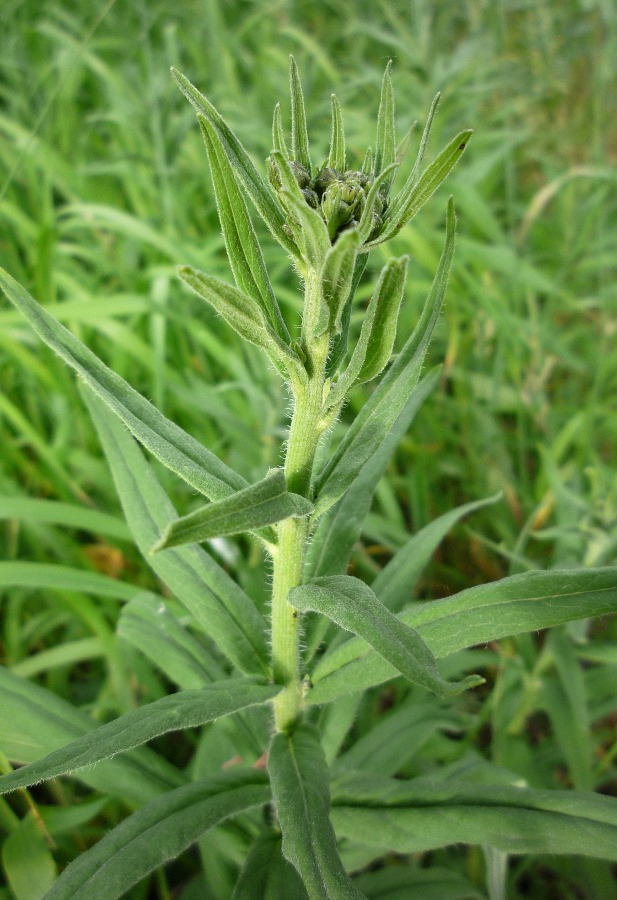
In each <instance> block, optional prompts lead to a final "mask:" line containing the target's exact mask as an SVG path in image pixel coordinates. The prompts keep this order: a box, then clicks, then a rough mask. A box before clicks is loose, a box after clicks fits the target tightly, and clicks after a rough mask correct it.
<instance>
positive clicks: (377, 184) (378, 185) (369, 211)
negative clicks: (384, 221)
mask: <svg viewBox="0 0 617 900" xmlns="http://www.w3.org/2000/svg"><path fill="white" fill-rule="evenodd" d="M395 171H396V163H392V164H391V165H389V166H388V167H387V168H386V169H384V170H383V172H380V174H379V175H378V176H377V177H376V178H375V180H374V181H373V183H372V185H371V187H370V190H369V192H368V195H367V198H366V203H365V205H364V209H363V211H362V216H361V218H360V224H359V225H358V231H359V233H360V240H361V241H362V242H364V241H366V240H367V239H368V237H369V235H370V233H371V231H372V230H373V228H374V227H375V221H374V215H373V214H374V212H375V204H376V202H377V197H378V195H379V193H380V192H381V191H382V190H384V189H385V186H386V185H387V183H388V181H392V179H393V178H394V173H395ZM367 246H368V245H367Z"/></svg>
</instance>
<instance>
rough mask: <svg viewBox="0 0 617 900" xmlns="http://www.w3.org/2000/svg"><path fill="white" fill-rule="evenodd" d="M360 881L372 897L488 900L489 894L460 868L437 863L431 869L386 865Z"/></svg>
mask: <svg viewBox="0 0 617 900" xmlns="http://www.w3.org/2000/svg"><path fill="white" fill-rule="evenodd" d="M356 881H357V884H358V887H359V888H360V890H361V891H363V893H364V894H366V896H367V897H368V898H369V900H410V898H421V900H486V894H485V893H484V892H483V891H479V890H478V889H477V888H475V887H474V886H473V884H472V883H471V882H470V881H468V880H467V879H466V878H463V876H462V875H459V874H458V872H453V871H451V870H449V869H444V868H440V867H439V866H433V865H431V867H430V868H428V869H420V868H418V866H417V865H414V864H413V863H411V864H407V865H405V864H404V863H402V864H400V865H398V864H397V865H393V866H384V867H383V868H380V869H376V870H374V871H372V872H365V873H363V874H362V875H360V876H359V877H358V878H357V879H356Z"/></svg>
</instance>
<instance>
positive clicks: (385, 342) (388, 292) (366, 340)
mask: <svg viewBox="0 0 617 900" xmlns="http://www.w3.org/2000/svg"><path fill="white" fill-rule="evenodd" d="M408 259H409V257H407V256H401V257H400V258H399V259H390V260H388V262H387V263H386V265H385V266H384V267H383V269H382V270H381V273H380V275H379V281H378V282H377V284H376V286H375V290H374V291H373V293H372V295H371V299H370V301H369V305H368V307H367V310H366V313H365V315H364V318H363V320H362V329H361V331H360V337H359V338H358V342H357V344H356V346H355V347H354V350H353V353H352V355H351V359H350V361H349V365H348V367H347V368H346V370H345V371H344V372H343V374H342V375H341V377H340V378H339V380H338V382H337V383H336V386H335V387H334V388H333V389H332V391H331V393H330V396H329V397H328V404H329V405H330V406H336V405H337V404H338V403H340V402H342V400H344V398H345V396H346V394H347V391H348V390H349V389H350V388H351V386H352V385H353V384H354V382H355V381H358V380H359V381H360V382H361V383H362V382H363V381H370V380H371V379H372V378H374V377H375V376H376V375H378V374H379V373H380V372H381V370H382V369H383V368H384V367H385V366H386V364H387V363H388V361H389V359H390V356H391V354H392V348H393V346H394V341H395V339H396V325H397V321H398V313H399V309H400V306H401V301H402V299H403V294H404V292H405V278H406V276H407V262H408Z"/></svg>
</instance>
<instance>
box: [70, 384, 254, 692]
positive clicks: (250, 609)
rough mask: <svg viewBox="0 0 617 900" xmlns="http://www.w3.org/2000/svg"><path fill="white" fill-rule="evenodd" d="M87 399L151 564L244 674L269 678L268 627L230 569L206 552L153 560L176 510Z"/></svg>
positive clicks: (88, 397)
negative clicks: (226, 570)
mask: <svg viewBox="0 0 617 900" xmlns="http://www.w3.org/2000/svg"><path fill="white" fill-rule="evenodd" d="M82 395H83V397H84V400H85V402H86V405H87V407H88V410H89V412H90V415H91V416H92V420H93V422H94V425H95V427H96V430H97V432H98V434H99V438H100V440H101V444H102V445H103V449H104V451H105V455H106V457H107V460H108V463H109V467H110V469H111V473H112V476H113V479H114V483H115V485H116V490H117V492H118V496H119V498H120V502H121V503H122V508H123V510H124V514H125V516H126V519H127V522H128V524H129V527H130V529H131V531H132V532H133V535H134V537H135V542H136V543H137V546H138V547H139V549H140V551H141V553H142V554H143V555H144V557H145V558H146V560H147V562H148V564H149V565H150V566H152V568H153V569H154V571H155V572H156V574H157V575H158V576H159V577H160V578H161V580H162V581H164V582H165V583H166V584H167V585H168V587H169V588H170V589H171V590H172V592H173V593H174V594H175V596H176V597H177V598H178V600H180V602H181V603H182V604H183V605H184V606H185V607H186V609H188V611H189V612H190V613H191V614H192V616H193V617H194V619H195V621H196V623H197V624H198V625H199V626H200V627H201V628H202V629H203V631H204V632H205V633H206V634H207V635H209V636H210V637H211V638H212V640H214V641H215V643H216V644H217V646H218V647H219V649H220V650H221V651H222V652H223V653H224V654H225V655H226V656H227V657H228V658H229V659H230V660H231V661H232V662H233V663H234V664H235V665H236V666H237V667H238V668H239V669H240V671H241V672H243V673H244V674H246V675H254V674H260V675H264V674H268V672H269V655H268V649H267V645H266V638H265V621H264V619H263V617H262V616H261V614H260V613H259V612H258V611H257V609H256V608H255V605H254V603H253V602H252V600H251V599H250V598H249V597H248V596H247V595H246V594H245V593H244V591H243V590H242V588H241V587H240V586H239V585H238V584H237V583H236V582H235V581H234V580H233V579H232V578H231V577H230V576H229V575H228V574H227V573H226V572H225V571H224V569H222V568H221V567H220V566H219V565H218V564H217V563H216V562H215V561H214V559H212V557H211V556H210V555H209V554H208V553H206V552H205V551H204V550H202V549H201V547H181V548H176V549H173V550H168V551H167V552H166V553H161V554H158V555H155V556H151V555H149V551H150V548H151V547H152V545H153V544H154V543H155V541H156V540H157V539H158V537H159V535H160V534H161V531H162V530H163V529H164V528H165V527H166V526H167V524H168V522H169V520H170V519H171V518H172V517H173V516H174V515H175V510H174V508H173V506H172V504H171V502H170V501H169V499H168V497H167V495H166V494H165V492H164V490H163V489H162V487H161V486H160V484H159V482H158V481H157V479H156V477H155V475H154V472H153V471H152V469H151V467H150V466H149V465H148V464H147V463H146V461H145V460H144V458H143V455H142V453H141V452H140V451H139V448H138V447H137V446H136V444H135V442H134V441H133V440H132V439H131V437H130V435H129V434H127V432H126V431H125V430H124V429H123V428H122V426H120V425H119V424H118V423H117V422H115V421H114V420H113V418H112V417H111V416H110V415H109V413H108V412H107V410H106V409H105V407H104V406H103V405H102V404H101V402H100V400H98V398H96V397H95V395H94V394H93V393H92V392H91V391H89V390H88V389H87V388H84V389H83V390H82Z"/></svg>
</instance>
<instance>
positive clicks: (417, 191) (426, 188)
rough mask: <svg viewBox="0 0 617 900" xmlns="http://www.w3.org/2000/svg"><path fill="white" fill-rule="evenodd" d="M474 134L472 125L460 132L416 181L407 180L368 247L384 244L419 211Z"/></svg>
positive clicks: (457, 159)
mask: <svg viewBox="0 0 617 900" xmlns="http://www.w3.org/2000/svg"><path fill="white" fill-rule="evenodd" d="M472 134H473V130H472V129H471V128H468V129H467V130H465V131H461V132H460V133H459V134H457V135H456V136H455V137H453V138H452V140H451V141H450V143H449V144H448V145H447V146H446V147H444V149H443V150H442V151H441V153H440V154H439V156H438V157H437V158H436V159H435V160H434V161H433V162H432V163H431V164H430V166H428V168H427V169H426V170H425V171H424V172H423V173H422V175H421V176H420V178H418V180H417V181H416V182H415V183H413V184H411V183H410V181H409V180H408V182H407V183H406V184H405V186H404V187H403V188H402V190H401V192H400V193H399V194H398V195H397V196H396V198H395V199H394V201H393V202H392V205H391V206H390V207H388V210H387V222H386V226H385V228H384V229H383V231H382V232H381V233H380V234H379V237H378V238H376V239H375V240H374V241H371V243H370V244H368V245H367V246H368V247H372V246H376V245H377V244H381V243H383V241H387V240H389V239H390V238H391V237H393V236H394V235H395V234H398V232H399V231H400V230H401V228H403V226H404V225H406V224H407V222H409V221H410V220H411V219H413V217H414V216H416V215H417V214H418V213H419V212H420V210H421V209H422V207H423V206H424V205H425V203H427V202H428V201H429V200H430V198H431V197H432V196H433V194H434V193H435V191H436V190H437V188H438V187H439V185H440V184H441V183H442V181H445V179H446V178H447V177H448V175H449V174H450V172H451V171H452V169H453V168H454V166H455V165H456V164H457V162H458V161H459V159H460V158H461V156H462V155H463V151H464V150H465V147H466V146H467V144H468V142H469V138H470V137H471V135H472Z"/></svg>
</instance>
